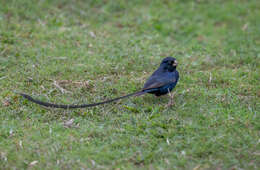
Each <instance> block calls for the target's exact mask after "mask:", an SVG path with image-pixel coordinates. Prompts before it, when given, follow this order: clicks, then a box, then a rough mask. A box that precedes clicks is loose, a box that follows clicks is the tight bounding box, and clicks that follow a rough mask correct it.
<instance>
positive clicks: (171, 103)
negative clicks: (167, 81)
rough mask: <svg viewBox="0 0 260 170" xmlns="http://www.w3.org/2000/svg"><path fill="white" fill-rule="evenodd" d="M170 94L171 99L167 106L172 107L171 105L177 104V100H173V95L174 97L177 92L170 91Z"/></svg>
mask: <svg viewBox="0 0 260 170" xmlns="http://www.w3.org/2000/svg"><path fill="white" fill-rule="evenodd" d="M168 94H169V96H170V100H169V102H168V104H167V105H166V106H165V107H171V106H173V105H175V102H174V100H173V97H174V94H175V93H168Z"/></svg>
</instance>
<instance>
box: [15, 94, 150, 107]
mask: <svg viewBox="0 0 260 170" xmlns="http://www.w3.org/2000/svg"><path fill="white" fill-rule="evenodd" d="M145 93H146V92H144V91H138V92H135V93H131V94H128V95H125V96H121V97H117V98H114V99H110V100H106V101H103V102H98V103H92V104H81V105H63V104H53V103H48V102H43V101H40V100H37V99H34V98H32V97H31V96H29V95H27V94H24V93H19V94H20V95H21V96H23V97H24V98H26V99H28V100H29V101H31V102H33V103H36V104H39V105H42V106H45V107H52V108H62V109H76V108H85V107H93V106H98V105H101V104H106V103H110V102H114V101H117V100H120V99H124V98H127V97H131V96H140V95H142V94H145Z"/></svg>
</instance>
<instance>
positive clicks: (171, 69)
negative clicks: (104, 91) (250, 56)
mask: <svg viewBox="0 0 260 170" xmlns="http://www.w3.org/2000/svg"><path fill="white" fill-rule="evenodd" d="M177 65H178V62H177V60H176V59H175V58H173V57H166V58H164V59H163V60H162V62H161V64H160V66H159V68H158V69H157V70H156V71H155V72H154V73H153V74H152V75H151V76H150V77H149V79H148V80H147V81H146V83H145V84H144V87H143V89H142V90H140V91H137V92H135V93H131V94H128V95H125V96H121V97H117V98H114V99H110V100H106V101H103V102H98V103H92V104H81V105H63V104H53V103H47V102H43V101H40V100H37V99H34V98H32V97H31V96H29V95H27V94H23V93H20V95H21V96H23V97H24V98H26V99H28V100H30V101H31V102H34V103H36V104H39V105H42V106H46V107H52V108H63V109H74V108H85V107H92V106H97V105H101V104H105V103H110V102H114V101H116V100H119V99H123V98H127V97H130V96H140V95H143V94H146V93H151V94H154V95H155V96H161V95H165V94H167V93H169V92H171V91H172V89H173V88H174V87H175V86H176V84H177V82H178V80H179V72H178V71H177V70H176V67H177Z"/></svg>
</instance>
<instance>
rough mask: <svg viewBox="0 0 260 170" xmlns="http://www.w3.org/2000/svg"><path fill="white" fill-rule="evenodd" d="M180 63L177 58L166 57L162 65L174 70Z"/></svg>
mask: <svg viewBox="0 0 260 170" xmlns="http://www.w3.org/2000/svg"><path fill="white" fill-rule="evenodd" d="M177 65H178V62H177V60H176V58H173V57H166V58H164V59H163V60H162V62H161V66H162V67H163V68H164V69H167V70H169V71H174V70H175V69H176V67H177Z"/></svg>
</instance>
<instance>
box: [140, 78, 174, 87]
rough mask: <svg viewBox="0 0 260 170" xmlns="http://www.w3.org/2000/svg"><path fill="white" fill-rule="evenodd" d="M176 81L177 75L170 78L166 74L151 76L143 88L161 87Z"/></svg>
mask: <svg viewBox="0 0 260 170" xmlns="http://www.w3.org/2000/svg"><path fill="white" fill-rule="evenodd" d="M174 82H176V78H175V77H171V78H169V77H168V76H166V77H164V76H163V77H159V76H151V77H150V78H149V79H148V80H147V82H146V83H145V84H144V87H143V90H147V89H154V88H159V87H162V86H164V85H166V84H170V83H174Z"/></svg>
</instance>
